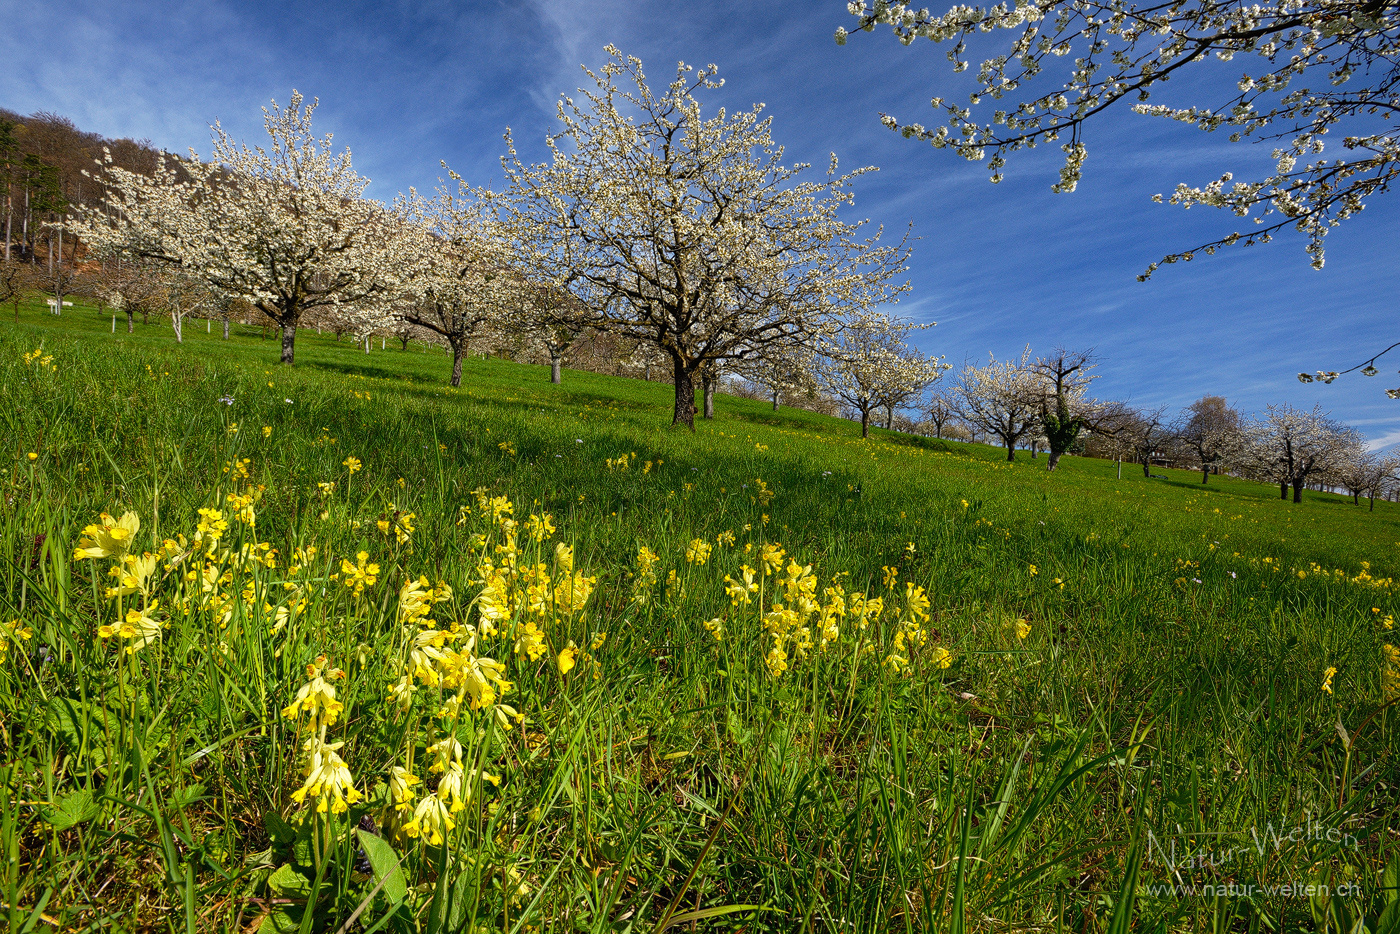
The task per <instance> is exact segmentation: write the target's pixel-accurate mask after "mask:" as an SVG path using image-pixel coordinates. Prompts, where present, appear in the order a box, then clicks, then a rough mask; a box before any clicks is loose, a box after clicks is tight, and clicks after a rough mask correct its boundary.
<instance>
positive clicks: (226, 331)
mask: <svg viewBox="0 0 1400 934" xmlns="http://www.w3.org/2000/svg"><path fill="white" fill-rule="evenodd" d="M224 340H228V319H227V318H225V319H224Z"/></svg>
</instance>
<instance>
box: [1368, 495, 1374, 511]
mask: <svg viewBox="0 0 1400 934" xmlns="http://www.w3.org/2000/svg"><path fill="white" fill-rule="evenodd" d="M1368 511H1369V512H1375V511H1376V494H1375V493H1372V494H1371V508H1370V510H1368Z"/></svg>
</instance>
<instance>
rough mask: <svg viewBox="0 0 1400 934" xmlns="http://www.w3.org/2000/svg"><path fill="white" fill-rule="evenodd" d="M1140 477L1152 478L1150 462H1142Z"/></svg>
mask: <svg viewBox="0 0 1400 934" xmlns="http://www.w3.org/2000/svg"><path fill="white" fill-rule="evenodd" d="M1142 475H1143V477H1144V478H1146V479H1151V477H1152V462H1151V461H1150V460H1144V461H1143V462H1142Z"/></svg>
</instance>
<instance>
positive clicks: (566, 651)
mask: <svg viewBox="0 0 1400 934" xmlns="http://www.w3.org/2000/svg"><path fill="white" fill-rule="evenodd" d="M577 655H578V646H576V645H574V640H573V639H570V640H569V644H568V645H566V646H564V648H563V650H561V651H560V652H559V658H558V662H559V673H560V674H561V675H566V674H568V673H569V672H570V671H573V668H574V658H575V656H577Z"/></svg>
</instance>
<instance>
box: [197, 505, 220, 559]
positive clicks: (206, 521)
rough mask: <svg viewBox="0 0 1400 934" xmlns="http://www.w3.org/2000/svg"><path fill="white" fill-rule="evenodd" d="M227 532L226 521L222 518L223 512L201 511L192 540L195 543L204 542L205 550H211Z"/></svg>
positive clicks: (213, 510) (215, 510)
mask: <svg viewBox="0 0 1400 934" xmlns="http://www.w3.org/2000/svg"><path fill="white" fill-rule="evenodd" d="M227 531H228V520H227V519H225V518H224V513H223V510H220V509H201V510H199V525H197V526H196V527H195V536H194V539H195V541H197V542H205V543H207V544H206V545H205V549H206V550H208V549H210V548H213V547H214V546H215V545H217V544H218V543H219V539H220V538H223V535H224V533H225V532H227Z"/></svg>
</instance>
